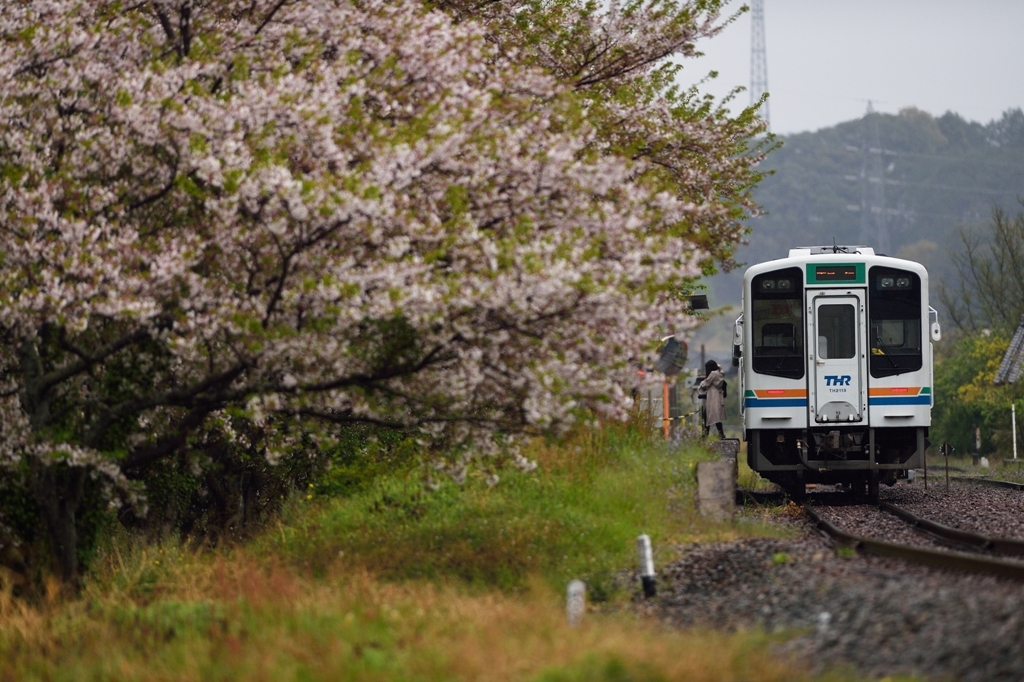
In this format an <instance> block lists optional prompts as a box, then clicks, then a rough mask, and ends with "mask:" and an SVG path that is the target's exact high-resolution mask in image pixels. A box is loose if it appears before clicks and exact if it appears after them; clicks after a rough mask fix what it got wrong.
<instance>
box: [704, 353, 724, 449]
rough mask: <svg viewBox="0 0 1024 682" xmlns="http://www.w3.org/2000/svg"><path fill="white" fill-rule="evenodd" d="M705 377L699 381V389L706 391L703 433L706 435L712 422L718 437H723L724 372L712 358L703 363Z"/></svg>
mask: <svg viewBox="0 0 1024 682" xmlns="http://www.w3.org/2000/svg"><path fill="white" fill-rule="evenodd" d="M704 374H705V376H706V378H705V379H704V381H702V382H701V383H700V389H699V390H700V391H703V392H705V393H706V398H705V400H704V410H705V411H704V435H705V436H707V435H708V433H709V432H710V431H711V425H712V424H714V426H715V428H717V429H718V437H719V438H725V430H724V429H723V428H722V422H724V421H725V391H726V383H725V374H724V373H722V368H721V366H720V365H719V364H718V363H717V362H715V361H714V360H708V361H707V362H706V363H704Z"/></svg>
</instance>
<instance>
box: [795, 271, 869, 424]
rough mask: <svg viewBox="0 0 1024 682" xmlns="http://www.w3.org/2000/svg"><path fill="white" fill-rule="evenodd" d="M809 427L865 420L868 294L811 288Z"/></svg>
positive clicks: (809, 306) (845, 290)
mask: <svg viewBox="0 0 1024 682" xmlns="http://www.w3.org/2000/svg"><path fill="white" fill-rule="evenodd" d="M807 302H808V305H807V327H808V329H807V339H808V346H809V347H810V349H811V352H810V353H809V354H808V355H809V359H810V360H811V362H810V363H809V365H810V371H809V377H808V379H809V381H808V393H809V395H808V401H807V407H808V410H809V415H808V416H809V418H810V421H809V423H811V424H815V425H818V426H827V425H831V424H837V425H838V424H843V423H846V424H850V423H858V422H861V421H864V420H865V419H866V418H867V403H868V401H867V349H866V344H865V341H864V336H865V327H866V321H865V311H864V292H863V291H861V290H852V291H851V290H847V289H844V290H836V289H808V290H807Z"/></svg>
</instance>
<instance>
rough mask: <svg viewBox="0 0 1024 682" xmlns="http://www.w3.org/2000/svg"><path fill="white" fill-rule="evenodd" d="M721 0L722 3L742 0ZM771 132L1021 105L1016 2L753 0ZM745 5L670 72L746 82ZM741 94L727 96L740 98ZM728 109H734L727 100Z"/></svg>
mask: <svg viewBox="0 0 1024 682" xmlns="http://www.w3.org/2000/svg"><path fill="white" fill-rule="evenodd" d="M742 4H743V2H742V1H741V0H733V2H732V3H731V5H730V7H732V8H733V9H737V8H739V7H740V6H742ZM764 5H765V43H766V45H767V55H768V90H769V92H770V93H771V100H770V102H771V103H770V116H771V127H772V131H773V132H776V133H783V134H785V133H795V132H802V131H806V130H818V129H819V128H825V127H828V126H832V125H835V124H836V123H840V122H842V121H849V120H852V119H856V118H860V117H861V116H863V115H864V112H865V111H866V109H867V102H868V100H871V101H872V105H873V106H874V108H875V110H876V111H882V112H887V113H896V112H897V111H899V110H900V109H902V108H903V107H907V106H916V107H918V108H919V109H924V110H925V111H927V112H929V113H931V114H934V115H941V114H943V113H945V112H946V111H954V112H956V113H958V114H960V115H961V116H963V117H964V118H966V119H968V120H972V121H978V122H981V123H987V122H989V121H990V120H992V119H994V118H999V117H1000V116H1001V115H1002V113H1003V112H1004V111H1006V110H1007V109H1010V108H1014V107H1022V106H1024V0H764ZM750 29H751V21H750V12H746V13H745V14H743V15H742V16H741V17H740V19H738V20H737V21H736V22H734V23H733V24H732V25H730V26H729V27H728V28H726V29H725V31H724V32H723V33H721V34H719V35H718V36H717V37H716V38H713V39H711V40H709V41H705V42H704V43H701V44H700V45H699V47H700V49H701V51H702V52H704V53H705V56H704V57H701V58H700V59H697V60H687V61H686V62H685V68H684V70H683V72H682V75H681V76H680V81H682V82H683V83H684V84H687V85H689V84H692V83H693V82H695V81H697V80H699V79H700V78H701V77H702V76H703V75H704V74H706V73H707V72H708V71H710V70H712V69H714V70H716V71H718V72H719V76H718V78H717V79H716V80H715V81H713V82H712V83H711V84H709V85H707V86H705V87H704V89H705V90H706V91H708V92H711V93H713V94H716V95H719V96H721V95H723V94H724V93H726V92H727V91H728V90H729V89H730V88H732V87H733V86H736V85H742V86H744V87H745V88H749V86H750ZM749 100H750V94H749V92H743V93H741V94H740V95H739V99H738V100H737V104H742V105H746V104H748V103H749ZM731 108H735V107H731Z"/></svg>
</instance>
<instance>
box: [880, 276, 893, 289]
mask: <svg viewBox="0 0 1024 682" xmlns="http://www.w3.org/2000/svg"><path fill="white" fill-rule="evenodd" d="M894 284H896V281H895V280H894V279H893V278H892V277H882V278H880V279H879V280H878V288H879V289H892V288H893V285H894Z"/></svg>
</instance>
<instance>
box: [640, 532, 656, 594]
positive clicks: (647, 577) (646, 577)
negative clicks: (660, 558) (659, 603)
mask: <svg viewBox="0 0 1024 682" xmlns="http://www.w3.org/2000/svg"><path fill="white" fill-rule="evenodd" d="M636 552H637V555H638V556H639V559H640V581H641V582H642V583H643V586H644V597H647V598H650V597H653V596H654V595H655V593H656V591H657V588H656V587H655V584H654V577H655V573H654V555H653V553H652V552H651V538H650V537H648V536H647V535H641V536H640V537H638V538H637V539H636Z"/></svg>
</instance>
